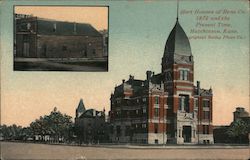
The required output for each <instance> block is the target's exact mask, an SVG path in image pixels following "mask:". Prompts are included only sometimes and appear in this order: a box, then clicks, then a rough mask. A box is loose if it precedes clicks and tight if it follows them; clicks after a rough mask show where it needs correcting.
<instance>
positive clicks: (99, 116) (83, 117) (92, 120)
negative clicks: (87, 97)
mask: <svg viewBox="0 0 250 160" xmlns="http://www.w3.org/2000/svg"><path fill="white" fill-rule="evenodd" d="M75 133H76V135H77V137H78V140H79V141H80V143H103V142H107V141H108V139H109V138H108V125H107V122H106V120H105V112H104V111H97V110H95V109H87V110H86V108H85V106H84V103H83V100H82V99H81V100H80V102H79V104H78V107H77V109H76V116H75Z"/></svg>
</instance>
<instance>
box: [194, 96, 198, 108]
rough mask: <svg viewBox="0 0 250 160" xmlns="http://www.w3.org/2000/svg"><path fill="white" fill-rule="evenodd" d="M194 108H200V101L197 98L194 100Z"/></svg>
mask: <svg viewBox="0 0 250 160" xmlns="http://www.w3.org/2000/svg"><path fill="white" fill-rule="evenodd" d="M194 108H198V99H197V98H195V99H194Z"/></svg>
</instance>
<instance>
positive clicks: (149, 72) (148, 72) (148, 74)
mask: <svg viewBox="0 0 250 160" xmlns="http://www.w3.org/2000/svg"><path fill="white" fill-rule="evenodd" d="M146 74H147V80H149V79H150V78H151V75H152V72H151V71H147V72H146Z"/></svg>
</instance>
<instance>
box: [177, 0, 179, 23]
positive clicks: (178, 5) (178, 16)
mask: <svg viewBox="0 0 250 160" xmlns="http://www.w3.org/2000/svg"><path fill="white" fill-rule="evenodd" d="M176 12H177V17H176V20H177V21H178V19H179V0H177V10H176Z"/></svg>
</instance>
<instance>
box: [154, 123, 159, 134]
mask: <svg viewBox="0 0 250 160" xmlns="http://www.w3.org/2000/svg"><path fill="white" fill-rule="evenodd" d="M154 126H155V133H158V124H157V123H155V124H154Z"/></svg>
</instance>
